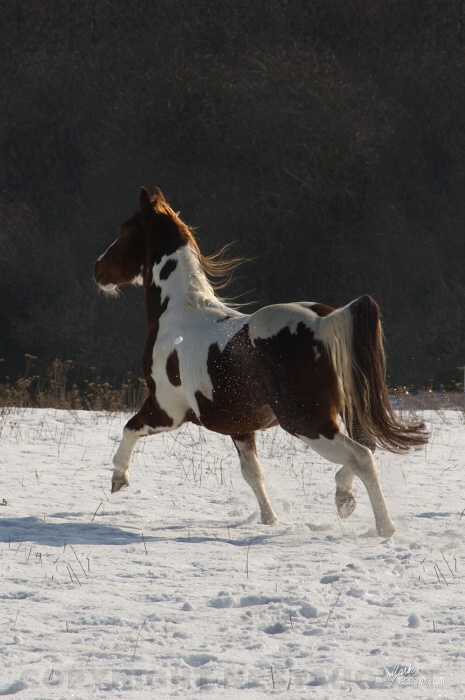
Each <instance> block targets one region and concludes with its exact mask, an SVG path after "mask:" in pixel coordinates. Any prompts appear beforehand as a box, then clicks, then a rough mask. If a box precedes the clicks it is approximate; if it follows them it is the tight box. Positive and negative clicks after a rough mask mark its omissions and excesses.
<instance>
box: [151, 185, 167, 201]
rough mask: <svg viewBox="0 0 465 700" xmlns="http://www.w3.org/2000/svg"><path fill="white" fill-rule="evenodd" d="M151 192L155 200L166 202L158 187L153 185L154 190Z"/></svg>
mask: <svg viewBox="0 0 465 700" xmlns="http://www.w3.org/2000/svg"><path fill="white" fill-rule="evenodd" d="M153 194H154V195H155V197H156V198H157V200H158V201H159V202H166V199H165V198H164V196H163V192H162V191H161V189H160V188H159V187H155V192H154V193H153Z"/></svg>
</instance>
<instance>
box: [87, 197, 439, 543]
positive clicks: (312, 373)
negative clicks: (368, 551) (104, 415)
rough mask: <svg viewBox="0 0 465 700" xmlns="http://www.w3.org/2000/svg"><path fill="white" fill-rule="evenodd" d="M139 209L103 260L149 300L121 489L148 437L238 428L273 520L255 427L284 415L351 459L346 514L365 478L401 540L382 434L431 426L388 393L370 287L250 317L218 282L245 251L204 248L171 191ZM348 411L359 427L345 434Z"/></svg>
mask: <svg viewBox="0 0 465 700" xmlns="http://www.w3.org/2000/svg"><path fill="white" fill-rule="evenodd" d="M139 205H140V207H139V211H138V212H137V213H136V214H134V216H132V217H131V218H130V219H128V221H126V222H125V223H124V224H123V225H122V226H121V232H120V235H119V237H118V238H117V240H116V241H115V242H114V243H113V244H112V245H111V246H110V247H109V248H108V250H107V251H106V252H105V253H104V254H103V255H102V256H101V257H100V258H99V259H98V260H97V261H96V263H95V266H94V276H95V279H96V281H97V283H98V284H99V286H100V287H101V288H102V289H104V290H105V291H108V292H111V291H115V290H116V288H117V287H119V286H120V285H124V284H140V285H143V286H144V289H145V298H146V314H147V339H146V344H145V351H144V355H143V368H144V374H145V379H146V382H147V386H148V390H149V396H148V398H147V399H146V400H145V402H144V404H143V406H142V408H141V409H140V411H139V412H138V413H137V414H136V415H135V416H134V417H133V418H131V420H130V421H129V422H128V423H127V425H126V426H125V428H124V431H123V439H122V442H121V444H120V446H119V448H118V450H117V452H116V454H115V457H114V460H113V464H114V472H113V477H112V492H115V491H119V489H120V488H121V487H122V486H125V485H126V486H127V485H128V483H129V478H128V472H129V466H130V460H131V455H132V452H133V450H134V447H135V445H136V443H137V441H138V440H139V439H140V438H141V437H145V436H147V435H153V434H155V433H159V432H162V431H165V430H175V429H176V428H179V426H181V425H182V424H183V423H185V422H186V421H191V422H193V423H195V424H197V425H202V426H204V427H205V428H208V429H209V430H213V431H215V432H217V433H222V434H224V435H230V436H231V438H232V440H233V442H234V444H235V446H236V448H237V451H238V453H239V459H240V463H241V469H242V474H243V476H244V478H245V480H246V481H247V483H248V484H249V485H250V486H251V488H252V490H253V492H254V494H255V496H256V497H257V500H258V504H259V506H260V511H261V520H262V523H274V522H276V520H277V516H276V514H275V512H274V510H273V507H272V505H271V503H270V501H269V500H268V496H267V494H266V491H265V486H264V473H263V469H262V467H261V465H260V462H259V461H258V458H257V453H256V448H255V436H254V432H255V431H256V430H263V429H265V428H269V427H271V426H274V425H277V424H279V425H280V426H281V427H282V428H284V430H286V431H287V432H289V433H291V434H292V435H295V436H296V437H298V438H300V439H301V440H303V442H305V443H306V444H307V445H310V447H312V448H313V449H314V450H315V451H316V452H317V453H318V454H320V455H322V456H323V457H324V458H325V459H327V460H329V461H330V462H333V463H335V464H341V465H342V467H341V469H339V471H338V472H337V474H336V506H337V510H338V513H339V516H340V517H341V518H346V517H348V516H349V515H351V513H352V512H353V510H354V508H355V499H354V494H353V492H352V485H353V481H354V477H355V476H358V477H359V478H360V479H361V480H362V482H363V483H364V485H365V487H366V489H367V492H368V495H369V498H370V501H371V504H372V508H373V512H374V516H375V521H376V528H377V532H378V534H379V535H380V536H383V537H389V536H391V535H392V534H393V533H394V531H395V527H394V524H393V522H392V520H391V518H390V516H389V512H388V509H387V507H386V503H385V500H384V496H383V492H382V489H381V484H380V481H379V477H378V473H377V470H376V466H375V462H374V459H373V454H372V451H373V450H374V447H375V444H376V443H378V444H379V445H381V446H382V447H384V448H386V449H388V450H390V451H392V452H405V451H407V450H408V449H409V448H410V447H419V446H420V445H423V444H424V443H426V442H427V440H428V435H427V432H426V430H425V426H424V424H423V423H422V422H420V421H417V422H410V423H405V422H402V421H401V420H400V419H399V418H398V417H397V416H396V414H395V413H394V411H393V409H392V407H391V404H390V402H389V398H388V394H387V390H386V385H385V380H384V377H385V356H384V350H383V344H382V331H381V324H380V315H379V308H378V305H377V304H376V302H375V301H374V300H373V299H372V298H371V297H369V296H362V297H360V298H359V299H356V300H355V301H352V302H351V303H350V304H348V305H347V306H344V307H342V308H339V309H333V308H331V307H329V306H325V305H323V304H317V303H312V302H296V303H292V304H275V305H272V306H266V307H264V308H262V309H260V310H259V311H257V312H255V313H253V314H250V315H245V314H243V313H240V312H239V311H238V310H237V309H235V308H231V306H228V305H226V304H225V303H224V302H223V301H222V300H221V298H220V297H219V296H218V295H217V293H216V290H217V289H218V287H217V286H215V285H214V283H213V282H211V281H210V279H211V278H212V277H213V278H214V277H215V275H222V274H228V273H231V271H232V269H233V268H234V267H236V266H237V263H238V261H237V260H233V261H228V260H224V259H223V258H222V257H221V256H210V257H204V256H202V255H201V253H200V250H199V248H198V245H197V243H196V241H195V238H194V236H193V233H192V231H191V229H190V228H189V227H188V226H186V224H184V223H183V222H182V221H181V219H180V218H179V216H178V215H177V214H176V213H175V212H174V211H173V210H172V209H171V207H170V206H169V205H168V204H167V202H166V200H165V199H164V197H163V195H162V193H161V191H160V190H158V189H157V190H156V191H155V194H154V195H153V197H150V195H149V193H148V192H147V190H146V189H144V188H142V189H141V192H140V199H139ZM339 416H341V417H342V418H343V420H344V423H345V425H346V429H347V432H348V434H349V435H345V434H344V433H342V432H341V430H340V427H339V422H338V418H339Z"/></svg>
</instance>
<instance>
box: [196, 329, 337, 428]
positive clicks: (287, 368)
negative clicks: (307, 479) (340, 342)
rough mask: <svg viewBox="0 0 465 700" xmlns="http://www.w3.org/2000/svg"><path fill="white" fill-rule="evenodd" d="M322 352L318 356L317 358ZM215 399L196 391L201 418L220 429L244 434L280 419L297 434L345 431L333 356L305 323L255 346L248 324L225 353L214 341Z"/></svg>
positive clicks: (211, 371) (211, 353)
mask: <svg viewBox="0 0 465 700" xmlns="http://www.w3.org/2000/svg"><path fill="white" fill-rule="evenodd" d="M317 357H318V361H317V360H316V358H317ZM207 369H208V374H209V376H210V379H211V382H212V385H213V398H212V399H211V400H210V399H208V398H207V397H205V396H204V395H203V394H202V393H201V392H200V391H198V392H197V393H196V399H197V403H198V406H199V409H200V421H201V423H202V424H203V425H205V427H207V428H209V429H210V430H214V431H216V432H219V433H224V434H228V435H240V434H245V433H250V432H252V431H255V430H259V429H264V428H266V427H271V425H274V424H275V421H276V419H277V421H278V422H279V423H280V425H281V426H282V427H283V428H284V429H285V430H287V431H288V432H290V433H292V434H294V435H304V436H306V437H308V438H310V439H317V438H318V437H319V436H320V435H324V436H325V437H327V438H329V439H332V438H333V437H334V435H335V434H336V433H337V432H338V431H339V427H338V422H337V416H338V411H339V408H340V405H339V394H338V384H337V379H336V376H335V373H334V369H333V366H332V363H331V360H330V358H329V357H328V356H327V354H326V351H325V349H324V347H323V345H322V344H321V343H320V342H319V341H318V340H316V339H315V337H314V334H313V331H312V330H310V329H309V328H308V327H307V326H306V325H305V324H304V323H300V324H299V325H298V326H297V329H296V331H295V333H291V331H290V329H289V328H283V329H282V330H281V331H279V332H278V333H277V334H276V335H274V336H272V337H270V338H260V339H256V340H255V341H254V345H252V343H251V341H250V336H249V328H248V325H246V326H244V327H243V328H242V329H241V330H240V331H238V333H236V335H235V336H234V337H233V338H232V339H231V340H230V341H229V342H228V344H227V345H226V347H225V348H224V350H223V352H221V351H220V349H219V347H218V345H217V344H216V343H215V344H213V345H211V346H210V348H209V352H208V359H207Z"/></svg>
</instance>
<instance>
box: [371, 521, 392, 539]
mask: <svg viewBox="0 0 465 700" xmlns="http://www.w3.org/2000/svg"><path fill="white" fill-rule="evenodd" d="M376 531H377V533H378V536H379V537H385V538H386V539H389V537H392V536H393V534H394V533H395V531H396V526H395V525H394V523H393V522H391V521H389V522H387V523H385V524H383V525H379V526H377V528H376Z"/></svg>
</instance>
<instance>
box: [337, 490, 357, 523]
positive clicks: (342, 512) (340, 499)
mask: <svg viewBox="0 0 465 700" xmlns="http://www.w3.org/2000/svg"><path fill="white" fill-rule="evenodd" d="M356 505H357V503H356V501H355V498H354V497H353V496H349V495H347V494H346V495H344V496H336V507H337V512H338V513H339V517H340V518H341V519H342V520H345V519H346V518H348V517H349V515H352V513H353V512H354V510H355V506H356Z"/></svg>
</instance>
